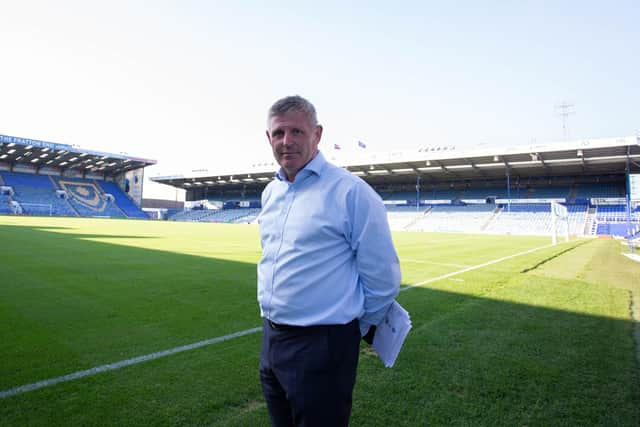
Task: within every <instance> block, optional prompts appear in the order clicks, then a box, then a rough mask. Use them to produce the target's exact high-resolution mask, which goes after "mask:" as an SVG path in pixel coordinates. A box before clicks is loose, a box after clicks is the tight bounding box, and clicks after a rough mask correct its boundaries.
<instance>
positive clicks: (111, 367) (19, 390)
mask: <svg viewBox="0 0 640 427" xmlns="http://www.w3.org/2000/svg"><path fill="white" fill-rule="evenodd" d="M551 246H553V245H546V246H540V247H537V248H533V249H529V250H527V251H523V252H518V253H517V254H512V255H508V256H505V257H502V258H498V259H494V260H492V261H488V262H485V263H482V264H478V265H473V266H470V267H467V268H463V269H461V270H457V271H454V272H451V273H447V274H443V275H441V276H438V277H434V278H431V279H428V280H424V281H422V282H418V283H414V284H413V285H409V286H405V287H403V288H402V289H400V292H403V291H408V290H409V289H413V288H416V287H418V286H422V285H426V284H428V283H432V282H436V281H438V280H443V279H447V278H449V277H453V276H456V275H458V274H462V273H466V272H468V271H472V270H477V269H479V268H483V267H487V266H489V265H492V264H497V263H499V262H502V261H506V260H508V259H511V258H515V257H518V256H520V255H526V254H530V253H533V252H536V251H539V250H542V249H546V248H549V247H551ZM261 330H262V327H256V328H251V329H245V330H244V331H240V332H234V333H232V334H228V335H224V336H221V337H216V338H211V339H208V340H204V341H199V342H196V343H193V344H188V345H183V346H180V347H175V348H172V349H169V350H164V351H158V352H156V353H150V354H147V355H144V356H138V357H134V358H131V359H126V360H121V361H119V362H114V363H109V364H106V365H101V366H96V367H94V368H90V369H86V370H84V371H77V372H74V373H71V374H68V375H63V376H61V377H55V378H50V379H47V380H43V381H38V382H35V383H31V384H25V385H22V386H19V387H14V388H11V389H8V390H4V391H0V399H4V398H7V397H12V396H16V395H19V394H23V393H27V392H29V391H32V390H37V389H39V388H44V387H49V386H52V385H56V384H59V383H63V382H67V381H72V380H76V379H78V378H83V377H87V376H90V375H96V374H99V373H101V372H108V371H115V370H117V369H121V368H124V367H127V366H131V365H137V364H138V363H142V362H148V361H149V360H155V359H159V358H161V357H165V356H171V355H173V354H177V353H182V352H184V351H189V350H194V349H196V348H200V347H205V346H207V345H211V344H217V343H220V342H223V341H228V340H231V339H234V338H238V337H242V336H245V335H250V334H255V333H256V332H260V331H261Z"/></svg>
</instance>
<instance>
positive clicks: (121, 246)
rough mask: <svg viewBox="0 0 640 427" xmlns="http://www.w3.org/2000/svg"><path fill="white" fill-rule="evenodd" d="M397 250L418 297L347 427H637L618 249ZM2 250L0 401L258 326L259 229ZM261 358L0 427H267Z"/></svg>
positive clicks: (244, 348) (373, 366)
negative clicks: (402, 336)
mask: <svg viewBox="0 0 640 427" xmlns="http://www.w3.org/2000/svg"><path fill="white" fill-rule="evenodd" d="M394 239H395V242H396V246H397V249H398V253H399V256H400V261H401V265H402V273H403V286H405V287H410V286H411V285H415V284H418V283H422V282H426V283H424V284H423V285H420V286H415V287H411V288H410V289H405V290H403V291H402V292H401V293H400V295H399V297H398V300H399V301H400V303H401V304H402V305H403V306H404V307H406V308H407V310H408V311H409V312H410V314H411V316H412V321H413V327H414V328H413V330H412V331H411V333H410V334H409V337H408V338H407V341H406V343H405V347H404V348H403V351H402V352H401V354H400V356H399V358H398V360H397V362H396V366H395V367H394V368H392V369H386V368H384V367H383V366H382V363H381V362H380V361H379V360H378V359H377V358H376V356H375V355H374V354H373V353H372V351H371V349H370V348H368V347H367V346H366V345H364V344H363V346H362V350H361V357H360V365H359V371H358V380H357V384H356V389H355V393H354V406H353V416H352V423H351V424H352V425H354V426H385V427H388V426H422V425H461V426H462V425H473V426H476V425H480V426H482V425H486V426H497V425H503V426H515V425H518V426H535V425H544V426H546V425H571V426H575V425H616V426H637V425H638V424H640V369H639V364H638V359H637V353H636V346H637V343H636V342H634V333H635V332H636V330H637V325H636V322H634V321H633V320H632V316H631V314H630V313H631V311H632V310H633V309H634V307H633V304H632V303H631V301H632V296H634V295H635V296H638V295H640V264H638V263H635V262H633V261H631V260H629V259H627V258H626V257H623V256H622V255H621V252H626V251H627V250H628V249H627V248H626V247H625V246H623V245H621V244H620V243H619V242H617V241H613V240H600V239H595V240H574V241H571V242H569V243H562V244H559V245H557V246H553V247H551V246H548V245H549V243H550V238H548V237H512V236H473V235H462V234H432V233H395V234H394ZM0 242H1V253H0V392H3V391H7V390H12V389H14V388H16V387H19V386H23V385H26V384H32V383H36V382H38V381H42V380H47V379H51V378H56V377H60V376H64V375H67V374H71V373H74V372H78V371H82V370H87V369H90V368H93V367H96V366H102V365H105V364H109V363H114V362H118V361H122V360H127V359H131V358H135V357H138V356H143V355H147V354H150V353H154V352H159V351H163V350H168V349H172V348H175V347H179V346H183V345H187V344H191V343H195V342H199V341H202V340H206V339H210V338H215V337H220V336H224V335H227V334H231V333H234V332H238V331H244V330H247V329H250V328H254V327H256V326H259V325H260V318H259V311H258V307H257V302H256V267H255V264H256V262H257V260H258V259H259V257H260V247H259V242H258V230H257V228H256V227H255V226H251V225H222V224H200V223H173V222H152V221H130V220H102V219H68V218H29V217H11V216H5V217H0ZM535 248H540V249H538V250H536V251H531V252H530V253H528V254H523V255H519V256H515V257H511V258H508V256H509V255H513V254H518V253H521V252H525V251H529V250H532V249H535ZM502 258H504V259H503V260H502V261H500V262H495V263H490V262H491V261H494V260H498V259H502ZM485 263H486V264H487V265H485V266H482V267H478V268H470V267H474V266H479V265H483V264H485ZM464 269H467V270H468V271H466V272H462V273H459V274H455V275H451V276H448V277H447V278H443V279H437V278H438V277H441V276H444V275H447V274H450V273H452V272H458V271H461V270H464ZM433 279H437V280H433ZM636 309H637V308H636ZM260 340H261V334H260V333H259V332H257V333H251V334H248V335H245V336H242V337H238V338H233V339H229V340H227V341H224V342H219V343H216V344H212V345H208V346H204V347H200V348H197V349H193V350H190V351H184V352H181V353H178V354H173V355H170V356H166V357H162V358H158V359H155V360H151V361H146V362H143V363H139V364H135V365H131V366H128V367H124V368H122V369H116V370H112V371H108V372H103V373H98V374H96V375H90V376H86V377H83V378H79V379H75V380H71V381H67V382H61V383H58V384H55V385H51V386H47V387H42V388H39V389H36V390H32V391H28V392H25V393H20V394H16V395H13V396H9V397H4V398H0V425H2V426H5V425H6V426H23V425H29V426H40V425H42V426H44V425H61V426H62V425H65V426H66V425H82V426H90V425H118V426H125V425H158V426H165V425H166V426H169V425H171V426H174V425H185V426H189V425H198V426H200V425H220V426H261V425H269V420H268V415H267V411H266V408H265V405H264V402H263V399H262V394H261V390H260V385H259V379H258V374H257V367H258V356H259V348H260Z"/></svg>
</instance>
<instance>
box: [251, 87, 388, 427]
mask: <svg viewBox="0 0 640 427" xmlns="http://www.w3.org/2000/svg"><path fill="white" fill-rule="evenodd" d="M321 137H322V126H321V125H319V124H318V120H317V117H316V111H315V108H314V106H313V105H312V104H311V103H310V102H309V101H307V100H306V99H304V98H302V97H299V96H291V97H286V98H283V99H281V100H279V101H277V102H276V103H275V104H273V106H272V107H271V109H270V110H269V114H268V129H267V139H268V140H269V143H270V144H271V148H272V150H273V155H274V157H275V159H276V161H277V162H278V164H279V165H280V170H279V172H278V173H277V175H276V179H274V180H273V181H272V182H271V183H269V185H267V187H266V188H265V190H264V192H263V193H262V212H261V213H260V216H259V218H258V222H259V224H260V239H261V244H262V259H261V260H260V263H259V264H258V302H259V305H260V314H261V316H262V317H263V342H262V352H261V356H260V379H261V382H262V389H263V392H264V396H265V400H266V402H267V407H268V409H269V414H270V416H271V420H272V422H273V424H274V425H275V426H293V425H297V426H346V425H348V423H349V416H350V414H351V396H352V393H353V387H354V384H355V379H356V368H357V365H358V354H359V347H360V338H361V337H362V336H365V335H366V336H367V337H368V341H370V340H371V339H372V335H373V333H374V332H375V328H372V327H375V325H377V324H378V323H379V322H380V321H381V320H382V318H383V317H384V315H385V313H386V311H387V309H388V307H389V305H390V304H391V303H392V302H393V300H394V298H395V296H396V295H397V294H398V290H399V286H400V266H399V262H398V257H397V255H396V252H395V249H394V247H393V242H392V240H391V233H390V231H389V224H388V222H387V216H386V211H385V209H384V205H383V203H382V201H381V199H380V197H379V196H378V195H377V194H376V193H375V192H374V191H373V189H371V187H369V185H367V184H366V183H365V182H364V181H362V180H361V179H360V178H358V177H356V176H354V175H352V174H350V173H349V172H348V171H346V170H344V169H341V168H338V167H337V166H334V165H332V164H330V163H328V162H327V161H326V160H325V158H324V157H323V155H322V154H321V153H320V152H319V151H318V144H319V143H320V138H321Z"/></svg>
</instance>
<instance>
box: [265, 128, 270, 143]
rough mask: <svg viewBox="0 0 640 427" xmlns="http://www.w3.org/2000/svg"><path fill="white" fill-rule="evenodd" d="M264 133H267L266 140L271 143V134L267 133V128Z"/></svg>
mask: <svg viewBox="0 0 640 427" xmlns="http://www.w3.org/2000/svg"><path fill="white" fill-rule="evenodd" d="M265 133H266V134H267V141H269V144H271V134H270V133H269V129H267V130H266V131H265Z"/></svg>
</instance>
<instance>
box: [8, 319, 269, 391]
mask: <svg viewBox="0 0 640 427" xmlns="http://www.w3.org/2000/svg"><path fill="white" fill-rule="evenodd" d="M261 330H262V327H256V328H251V329H245V330H244V331H240V332H234V333H232V334H229V335H224V336H221V337H216V338H211V339H208V340H204V341H199V342H196V343H193V344H188V345H183V346H180V347H175V348H172V349H169V350H163V351H158V352H156V353H151V354H147V355H144V356H138V357H134V358H131V359H127V360H121V361H119V362H115V363H109V364H107V365H102V366H96V367H94V368H91V369H87V370H84V371H77V372H74V373H72V374H68V375H63V376H61V377H56V378H50V379H48V380H43V381H38V382H35V383H31V384H26V385H22V386H19V387H15V388H11V389H9V390H4V391H0V399H4V398H7V397H11V396H16V395H18V394H22V393H26V392H28V391H32V390H37V389H39V388H43V387H49V386H52V385H55V384H59V383H63V382H67V381H71V380H75V379H78V378H83V377H87V376H90V375H95V374H99V373H101V372H108V371H115V370H116V369H120V368H124V367H126V366H131V365H136V364H138V363H142V362H147V361H149V360H154V359H159V358H161V357H165V356H171V355H172V354H176V353H182V352H184V351H189V350H194V349H196V348H200V347H204V346H207V345H211V344H217V343H219V342H223V341H228V340H231V339H233V338H238V337H241V336H244V335H250V334H254V333H256V332H259V331H261Z"/></svg>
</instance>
